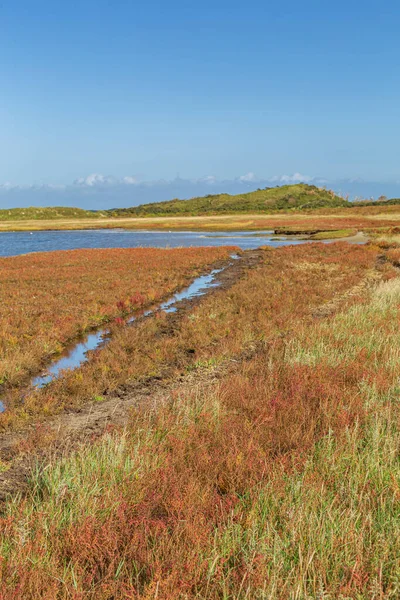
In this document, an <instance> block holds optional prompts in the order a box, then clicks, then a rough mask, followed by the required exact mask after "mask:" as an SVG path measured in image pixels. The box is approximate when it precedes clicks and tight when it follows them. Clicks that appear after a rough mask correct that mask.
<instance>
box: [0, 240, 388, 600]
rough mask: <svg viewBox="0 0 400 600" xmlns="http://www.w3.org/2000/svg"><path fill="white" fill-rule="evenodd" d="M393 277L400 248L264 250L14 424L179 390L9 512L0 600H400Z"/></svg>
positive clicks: (45, 473)
mask: <svg viewBox="0 0 400 600" xmlns="http://www.w3.org/2000/svg"><path fill="white" fill-rule="evenodd" d="M399 261H400V249H399V248H398V247H397V246H396V245H395V244H393V243H392V244H388V243H386V244H385V243H382V244H374V245H372V244H369V245H364V246H350V245H348V244H346V243H343V242H336V243H333V244H329V245H323V244H317V243H315V244H307V245H303V246H297V247H285V248H280V249H277V250H273V249H271V248H268V247H267V248H266V249H265V250H260V251H259V261H258V263H257V264H256V265H255V266H254V268H252V269H249V270H248V271H247V272H246V273H245V275H244V276H243V277H242V278H240V279H238V281H236V282H235V283H233V285H232V286H231V287H229V288H227V289H220V290H217V291H215V292H214V293H213V294H211V295H209V296H208V297H205V298H204V299H203V300H202V301H201V302H200V303H198V304H197V305H196V306H195V307H194V308H193V310H191V311H189V312H188V313H185V314H183V315H182V317H181V318H175V321H171V320H170V318H169V317H168V316H167V315H164V316H163V315H160V316H159V318H153V319H150V320H149V321H148V322H146V323H140V324H138V326H137V327H134V328H130V329H127V328H124V327H120V328H119V330H118V332H117V334H116V335H115V337H113V339H112V341H111V342H110V344H109V345H108V346H107V347H106V348H104V350H102V351H101V352H98V353H96V354H95V355H94V356H93V357H91V359H90V360H89V362H88V363H86V364H85V365H84V366H83V367H82V368H81V369H78V370H77V371H75V372H71V373H69V374H68V373H66V374H65V375H64V377H62V378H61V379H59V380H58V381H54V382H53V383H52V384H50V385H49V386H48V387H47V388H45V389H42V390H40V391H38V392H37V393H36V394H34V395H33V396H31V397H29V398H27V399H26V402H25V406H24V407H21V406H20V407H18V405H16V406H15V407H11V410H10V414H13V413H15V415H17V414H18V411H22V410H25V411H27V412H28V413H29V412H30V413H31V415H36V416H42V418H43V417H44V416H45V414H46V410H49V407H52V410H53V411H54V410H60V409H61V408H62V407H66V406H67V407H69V409H70V410H71V409H72V408H73V407H74V406H76V407H78V406H80V405H81V403H82V402H89V401H90V400H93V398H94V395H98V394H103V393H105V394H112V393H113V390H116V388H117V387H120V386H121V384H122V383H126V382H129V381H130V382H133V381H139V380H141V379H146V378H148V377H154V378H156V379H158V380H161V381H166V380H168V381H170V382H171V385H170V386H169V387H167V388H165V391H162V390H161V392H159V393H158V395H156V397H157V400H156V401H154V402H152V401H151V395H150V396H149V401H148V402H147V403H144V404H143V403H142V404H140V403H139V404H138V405H137V407H136V408H135V409H133V410H132V413H131V415H130V417H129V420H128V424H127V426H126V427H124V428H120V427H112V426H111V427H109V428H108V430H107V431H106V433H105V434H104V435H103V436H102V437H101V438H99V439H98V440H97V441H93V442H92V443H86V444H84V445H82V446H81V447H78V448H77V449H75V450H74V451H72V452H66V453H65V455H64V456H62V457H58V456H54V458H47V460H46V461H45V463H44V464H43V463H40V462H39V463H38V465H37V467H36V469H34V470H33V471H32V472H31V480H30V485H29V489H28V493H27V494H26V495H25V496H24V497H23V498H19V497H15V498H14V499H10V500H9V501H8V502H7V503H6V504H5V505H4V508H3V514H2V518H1V520H0V556H1V560H0V596H1V597H4V598H13V599H15V600H19V599H21V600H22V599H24V600H25V599H28V600H29V599H35V600H36V599H37V598H49V599H50V598H73V599H78V598H79V599H86V598H87V599H89V598H90V599H91V598H93V599H96V600H97V599H107V600H111V599H113V600H116V599H122V598H132V599H133V598H135V599H136V598H137V599H150V598H160V599H161V598H162V599H165V600H170V599H171V600H175V599H192V598H193V599H195V598H198V599H202V600H216V599H226V600H227V599H242V598H243V599H245V598H248V599H249V598H252V599H253V598H260V599H262V598H269V599H271V600H286V599H293V600H294V599H317V598H327V599H332V600H333V599H341V600H345V599H350V598H351V599H355V600H361V599H364V598H371V599H372V598H373V599H380V598H383V599H386V598H387V599H395V598H398V597H399V595H400V577H399V576H400V572H399V563H398V557H399V555H400V511H399V506H400V502H399V501H400V464H399V460H398V449H399V441H400V438H399V427H398V425H399V403H398V393H399V381H398V369H399V356H400V335H399V332H398V319H399V315H400V312H399V311H400V278H399V277H398V271H397V264H398V262H399ZM138 348H140V351H138ZM174 382H176V383H174ZM98 401H99V400H98V399H97V402H98ZM2 419H3V421H2V424H3V425H4V426H7V416H6V415H5V414H4V415H3V417H2ZM10 423H12V421H10ZM41 437H42V438H43V437H44V436H41ZM32 439H33V438H32ZM35 439H36V441H38V440H40V438H39V437H38V436H36V438H35ZM41 443H42V447H43V445H45V441H44V440H43V439H42V440H41ZM32 448H33V446H32V445H31V446H29V443H27V444H26V446H25V450H24V451H25V452H32ZM50 456H51V455H50ZM3 468H4V469H7V464H6V463H3Z"/></svg>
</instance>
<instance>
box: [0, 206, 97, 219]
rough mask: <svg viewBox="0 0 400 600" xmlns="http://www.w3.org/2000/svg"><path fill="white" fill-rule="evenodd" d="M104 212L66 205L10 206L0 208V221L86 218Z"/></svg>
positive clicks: (94, 216) (95, 216)
mask: <svg viewBox="0 0 400 600" xmlns="http://www.w3.org/2000/svg"><path fill="white" fill-rule="evenodd" d="M103 215H104V213H100V212H95V211H90V210H83V209H82V208H73V207H68V206H51V207H35V206H30V207H28V208H10V209H2V210H0V221H36V220H38V221H39V220H53V219H88V218H94V219H95V218H98V217H102V216H103Z"/></svg>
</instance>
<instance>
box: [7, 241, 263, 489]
mask: <svg viewBox="0 0 400 600" xmlns="http://www.w3.org/2000/svg"><path fill="white" fill-rule="evenodd" d="M263 254H264V251H263V250H256V251H253V250H252V251H246V252H243V254H242V255H241V258H240V260H232V259H231V260H230V261H229V263H228V261H224V263H225V268H222V267H223V264H222V262H221V263H220V264H219V268H220V269H221V270H220V272H219V273H217V274H216V276H215V280H214V283H215V284H216V285H214V286H212V287H209V288H207V290H206V293H205V294H204V295H201V296H199V295H197V296H192V297H190V298H185V299H182V300H180V301H179V302H177V303H176V304H175V305H174V310H173V311H171V312H169V313H167V322H166V327H167V329H169V331H170V332H171V333H173V332H174V331H175V330H177V329H179V327H180V323H181V321H182V319H183V317H184V316H185V315H186V314H188V313H189V312H190V311H191V310H193V308H194V307H195V306H196V305H198V304H199V303H200V302H201V301H202V300H203V299H204V298H205V297H206V296H209V295H210V294H217V293H223V292H224V291H226V290H228V289H229V288H230V287H231V286H232V285H233V284H234V283H235V282H236V281H238V280H239V279H240V278H241V277H243V276H244V275H245V274H246V273H247V272H248V271H249V270H250V269H253V268H255V267H256V266H257V265H258V263H259V262H260V260H261V258H262V256H263ZM145 318H154V313H153V314H152V315H148V316H144V317H143V319H145ZM246 356H247V354H244V355H243V356H241V357H238V358H237V361H238V362H241V361H242V360H244V359H245V358H246ZM238 362H235V361H233V360H230V361H227V364H226V365H225V366H220V367H219V369H218V373H220V372H225V371H226V369H227V368H232V367H233V368H235V365H237V364H238ZM207 373H208V374H207V376H206V379H207V381H208V379H209V378H210V377H211V378H214V377H215V376H217V372H216V371H213V372H212V374H211V375H210V373H209V372H207ZM197 378H199V381H204V378H205V376H204V373H196V374H194V375H191V376H190V377H189V376H187V377H184V378H181V377H178V378H176V379H175V380H173V381H167V380H160V379H159V378H156V377H155V378H149V379H148V380H147V381H145V382H141V383H133V384H130V383H127V384H126V385H124V386H120V388H119V389H118V390H117V391H116V392H114V393H113V394H112V395H110V396H109V397H106V398H105V400H104V401H103V402H101V403H99V402H93V403H89V404H87V405H85V406H84V407H82V408H80V409H77V410H73V411H65V412H63V413H61V414H59V415H56V416H54V417H51V418H49V419H43V418H42V419H40V420H39V419H38V420H37V421H36V422H33V423H31V424H29V426H26V427H24V428H21V429H19V430H17V431H10V432H5V433H3V434H1V435H0V501H4V500H5V499H6V498H7V497H8V496H10V495H15V494H16V493H18V492H23V491H24V489H26V486H27V476H28V474H29V472H30V469H31V468H32V466H33V464H35V462H37V461H41V462H42V461H46V460H49V458H50V457H51V458H54V457H55V456H59V455H61V454H63V453H65V452H66V451H72V450H73V449H74V448H76V447H77V446H79V445H80V444H81V443H84V442H85V441H88V440H93V439H95V438H97V437H99V436H100V435H102V434H103V433H104V431H105V429H106V428H107V427H109V426H110V425H114V426H123V425H124V424H125V423H126V422H127V420H128V418H129V413H130V409H131V408H133V407H137V406H138V405H140V404H142V403H146V402H147V403H148V402H153V403H157V402H159V401H161V399H162V398H163V397H165V394H167V393H168V391H171V389H173V388H176V387H177V386H178V387H181V386H182V385H185V384H186V382H187V381H190V384H191V385H195V384H196V382H198V379H197Z"/></svg>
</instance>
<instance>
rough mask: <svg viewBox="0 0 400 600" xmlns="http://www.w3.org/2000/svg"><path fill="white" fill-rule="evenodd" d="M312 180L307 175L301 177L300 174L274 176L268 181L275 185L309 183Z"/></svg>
mask: <svg viewBox="0 0 400 600" xmlns="http://www.w3.org/2000/svg"><path fill="white" fill-rule="evenodd" d="M312 180H313V177H310V176H309V175H302V174H301V173H293V175H275V176H274V177H271V179H270V181H274V182H276V183H299V182H303V183H309V182H310V181H312Z"/></svg>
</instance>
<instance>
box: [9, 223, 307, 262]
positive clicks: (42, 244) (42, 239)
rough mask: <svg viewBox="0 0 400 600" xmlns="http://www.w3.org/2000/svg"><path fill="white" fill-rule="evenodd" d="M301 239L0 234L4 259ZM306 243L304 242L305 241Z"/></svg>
mask: <svg viewBox="0 0 400 600" xmlns="http://www.w3.org/2000/svg"><path fill="white" fill-rule="evenodd" d="M300 243H302V241H301V240H296V239H289V240H287V239H278V238H276V237H275V236H274V234H273V232H272V231H234V232H226V231H213V232H204V231H173V232H168V231H142V230H139V231H138V230H134V231H130V230H126V229H91V230H83V231H82V230H80V231H33V232H29V231H15V232H12V231H6V232H0V256H15V255H18V254H27V253H30V252H50V251H53V250H74V249H77V248H139V247H143V248H179V247H190V246H238V247H239V248H242V249H243V250H250V249H254V248H258V247H259V246H262V245H264V244H268V245H271V246H276V247H278V246H286V245H288V244H300ZM303 243H304V242H303Z"/></svg>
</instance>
